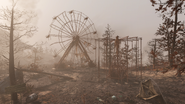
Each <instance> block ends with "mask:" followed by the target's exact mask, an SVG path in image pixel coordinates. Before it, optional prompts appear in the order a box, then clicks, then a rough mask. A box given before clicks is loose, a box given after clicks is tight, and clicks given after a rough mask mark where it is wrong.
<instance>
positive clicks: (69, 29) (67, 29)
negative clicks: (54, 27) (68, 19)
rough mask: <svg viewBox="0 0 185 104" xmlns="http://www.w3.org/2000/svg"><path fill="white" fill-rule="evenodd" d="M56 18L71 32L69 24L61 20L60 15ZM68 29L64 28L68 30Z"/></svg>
mask: <svg viewBox="0 0 185 104" xmlns="http://www.w3.org/2000/svg"><path fill="white" fill-rule="evenodd" d="M62 16H63V15H62ZM58 19H59V20H60V21H61V22H62V23H63V24H64V25H65V26H66V27H67V28H68V29H69V31H70V32H72V31H71V29H70V26H69V25H67V24H66V23H64V21H62V19H61V18H60V17H58ZM65 29H66V28H65ZM68 29H66V30H68Z"/></svg>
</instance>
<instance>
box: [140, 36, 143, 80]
mask: <svg viewBox="0 0 185 104" xmlns="http://www.w3.org/2000/svg"><path fill="white" fill-rule="evenodd" d="M140 39H141V40H140V50H141V80H142V69H143V64H142V38H140Z"/></svg>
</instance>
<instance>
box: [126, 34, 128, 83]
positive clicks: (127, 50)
mask: <svg viewBox="0 0 185 104" xmlns="http://www.w3.org/2000/svg"><path fill="white" fill-rule="evenodd" d="M126 59H127V83H128V36H127V55H126Z"/></svg>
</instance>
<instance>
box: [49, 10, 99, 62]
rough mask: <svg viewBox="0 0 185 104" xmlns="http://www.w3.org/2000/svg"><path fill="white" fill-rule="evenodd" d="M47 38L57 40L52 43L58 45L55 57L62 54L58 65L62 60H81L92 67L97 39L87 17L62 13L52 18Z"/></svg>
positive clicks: (73, 12) (75, 13)
mask: <svg viewBox="0 0 185 104" xmlns="http://www.w3.org/2000/svg"><path fill="white" fill-rule="evenodd" d="M50 27H51V28H50V31H49V35H48V36H47V38H50V37H54V38H58V41H56V42H54V43H52V44H51V45H54V44H59V45H60V49H59V50H58V51H57V52H56V55H58V54H60V53H62V54H63V55H62V57H61V59H60V61H59V63H62V62H63V61H64V60H73V62H76V63H78V62H81V61H82V59H84V60H85V62H88V63H89V65H92V64H93V62H92V58H95V57H93V56H94V55H93V54H94V50H95V49H96V45H95V39H97V38H98V35H97V31H96V29H95V26H94V23H93V22H92V21H91V19H90V18H89V17H87V16H86V15H85V14H83V13H82V12H79V11H74V10H72V11H64V12H62V13H61V14H59V15H58V16H55V17H54V18H53V21H52V23H51V25H50Z"/></svg>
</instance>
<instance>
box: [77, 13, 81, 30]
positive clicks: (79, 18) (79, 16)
mask: <svg viewBox="0 0 185 104" xmlns="http://www.w3.org/2000/svg"><path fill="white" fill-rule="evenodd" d="M81 17H82V13H79V14H78V18H77V23H78V24H79V25H78V29H77V32H79V28H80V21H81Z"/></svg>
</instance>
